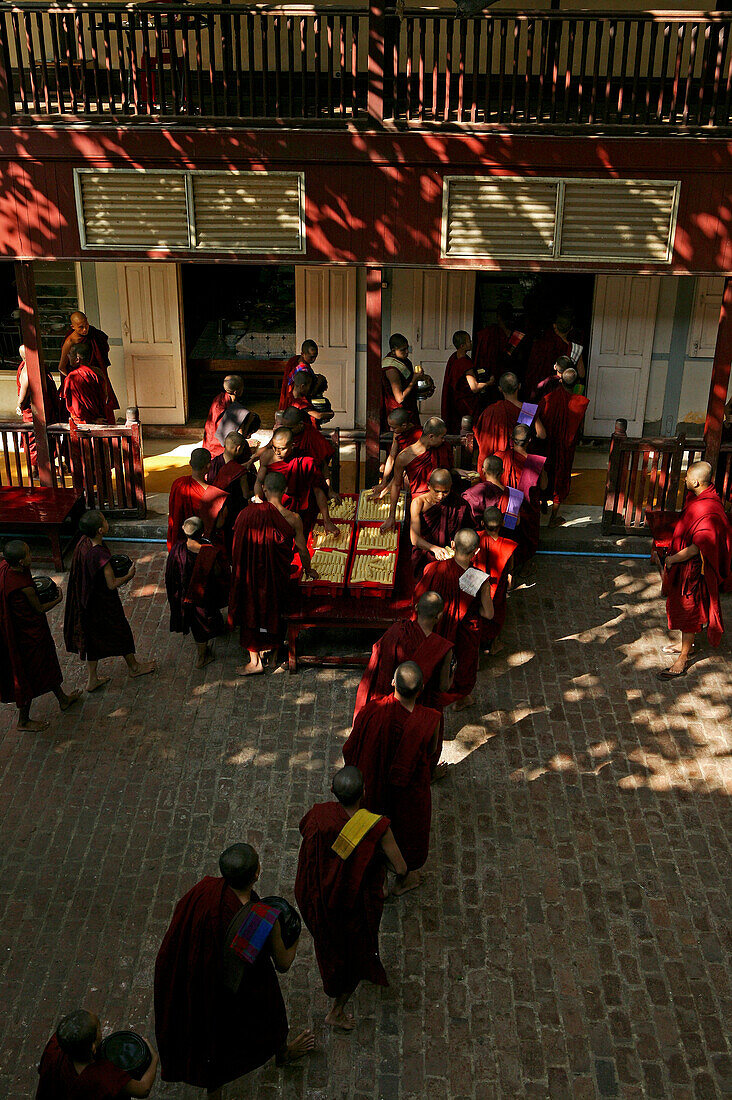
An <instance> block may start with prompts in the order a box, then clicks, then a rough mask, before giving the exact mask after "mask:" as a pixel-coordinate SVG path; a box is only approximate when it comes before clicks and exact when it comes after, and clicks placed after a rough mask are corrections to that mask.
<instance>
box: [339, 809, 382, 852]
mask: <svg viewBox="0 0 732 1100" xmlns="http://www.w3.org/2000/svg"><path fill="white" fill-rule="evenodd" d="M380 820H381V814H372V813H371V812H370V811H369V810H356V812H355V814H354V815H353V817H352V818H351V819H350V820H349V821H347V822H346V824H345V825H344V826H343V828H342V829H341V831H340V832H339V834H338V836H337V837H336V838H335V841H334V842H333V847H332V851H334V852H335V854H336V855H337V856H340V857H341V859H343V860H345V859H348V857H349V856H350V855H351V853H352V852H355V850H356V848H358V846H359V844H360V843H361V841H362V840H363V838H364V837H365V836H366V833H367V832H368V831H369V829H373V827H374V825H375V824H376V822H377V821H380Z"/></svg>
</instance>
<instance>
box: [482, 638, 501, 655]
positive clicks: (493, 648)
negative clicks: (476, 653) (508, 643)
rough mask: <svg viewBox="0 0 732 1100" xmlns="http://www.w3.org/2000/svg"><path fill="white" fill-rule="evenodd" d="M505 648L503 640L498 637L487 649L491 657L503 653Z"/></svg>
mask: <svg viewBox="0 0 732 1100" xmlns="http://www.w3.org/2000/svg"><path fill="white" fill-rule="evenodd" d="M505 648H506V647H505V645H504V644H503V642H502V641H500V639H499V638H496V640H495V642H493V643H492V644H491V645H490V646H489V647H488V649H486V653H490V655H491V657H497V656H498V654H499V653H503V651H504V649H505Z"/></svg>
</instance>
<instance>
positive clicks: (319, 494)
mask: <svg viewBox="0 0 732 1100" xmlns="http://www.w3.org/2000/svg"><path fill="white" fill-rule="evenodd" d="M313 491H314V493H315V500H316V501H317V505H318V511H319V512H320V514H321V516H322V517H323V527H324V528H325V530H326V531H328V532H330V534H331V535H337V534H338V528H337V527H336V525H335V523H334V522H333V520H332V519H331V518H330V512H329V511H328V498H327V496H326V495H325V493H324V492H323V490H322V489H321V488H320V486H319V485H316V486H314V490H313Z"/></svg>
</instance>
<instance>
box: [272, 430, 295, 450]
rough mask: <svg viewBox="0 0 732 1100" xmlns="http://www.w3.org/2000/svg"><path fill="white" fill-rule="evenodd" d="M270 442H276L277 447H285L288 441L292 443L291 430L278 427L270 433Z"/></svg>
mask: <svg viewBox="0 0 732 1100" xmlns="http://www.w3.org/2000/svg"><path fill="white" fill-rule="evenodd" d="M272 442H273V443H276V444H277V446H278V447H286V446H287V445H288V444H289V443H292V432H291V431H290V429H289V428H278V429H277V431H276V432H274V434H273V435H272Z"/></svg>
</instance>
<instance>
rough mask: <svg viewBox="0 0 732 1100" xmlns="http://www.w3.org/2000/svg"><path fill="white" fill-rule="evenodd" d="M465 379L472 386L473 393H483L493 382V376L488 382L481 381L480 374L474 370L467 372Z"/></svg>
mask: <svg viewBox="0 0 732 1100" xmlns="http://www.w3.org/2000/svg"><path fill="white" fill-rule="evenodd" d="M465 381H466V382H467V383H468V385H469V386H470V392H471V393H482V392H483V390H487V389H488V387H489V386H490V385H492V384H493V379H492V378H491V379H490V380H489V381H488V382H479V381H478V376H477V375H476V373H475V371H474V370H469V371H466V372H465Z"/></svg>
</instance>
